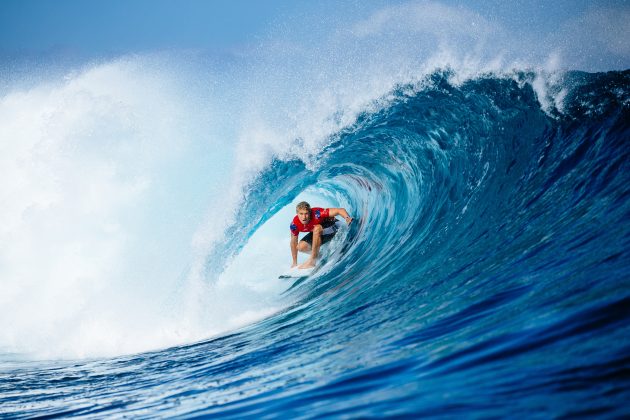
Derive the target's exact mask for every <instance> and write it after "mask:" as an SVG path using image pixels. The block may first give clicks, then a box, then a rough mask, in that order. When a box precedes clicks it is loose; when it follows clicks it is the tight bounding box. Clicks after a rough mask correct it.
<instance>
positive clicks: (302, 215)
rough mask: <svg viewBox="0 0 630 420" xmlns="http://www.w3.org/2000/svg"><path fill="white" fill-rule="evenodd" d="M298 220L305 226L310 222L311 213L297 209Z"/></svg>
mask: <svg viewBox="0 0 630 420" xmlns="http://www.w3.org/2000/svg"><path fill="white" fill-rule="evenodd" d="M297 216H298V219H300V222H302V224H303V225H305V224H307V223H308V222H309V221H310V220H311V212H310V211H308V210H304V209H299V210H298V212H297Z"/></svg>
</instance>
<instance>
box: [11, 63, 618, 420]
mask: <svg viewBox="0 0 630 420" xmlns="http://www.w3.org/2000/svg"><path fill="white" fill-rule="evenodd" d="M537 77H539V76H538V75H536V74H533V73H513V74H510V75H503V76H497V75H492V74H489V75H486V76H483V77H476V78H473V79H469V80H466V81H463V82H461V81H457V77H455V75H454V74H453V73H452V72H450V71H440V72H435V73H433V74H430V75H429V76H427V77H426V78H425V79H423V80H420V81H418V82H414V83H412V84H405V85H400V86H398V87H396V88H395V89H394V90H393V91H392V92H390V94H389V95H387V99H386V100H382V99H381V100H379V101H378V103H379V106H372V107H367V108H366V111H365V112H362V113H359V114H358V115H357V118H356V120H355V122H354V123H352V124H350V125H347V126H345V127H344V128H342V129H341V130H339V131H337V132H336V133H334V135H332V136H330V137H329V138H328V141H327V142H326V143H325V145H324V146H323V147H322V148H321V149H320V150H319V151H318V152H317V153H310V154H308V153H307V154H305V155H303V156H306V158H303V159H299V158H298V157H297V155H293V156H292V155H291V154H285V155H284V156H283V157H276V158H275V159H274V160H273V161H272V163H271V164H270V165H268V166H266V167H264V168H263V170H262V171H260V172H259V173H258V174H257V175H256V176H255V177H254V178H252V179H251V181H250V182H249V183H248V184H246V187H245V188H244V190H243V195H242V196H241V197H240V201H239V206H238V210H237V212H236V213H235V214H234V216H233V217H232V222H231V224H229V225H227V227H226V229H224V231H223V233H222V236H223V237H224V238H226V241H225V242H217V244H215V246H214V247H212V248H211V251H210V253H208V254H205V255H204V256H203V258H202V261H203V264H202V265H203V267H204V268H203V271H202V273H203V276H201V278H200V279H198V280H199V281H200V282H199V283H196V284H197V286H198V287H201V286H199V285H208V284H209V283H208V282H210V284H211V285H212V286H211V288H212V290H213V292H214V293H217V295H218V296H220V298H221V299H225V304H224V305H220V302H219V300H215V301H214V303H215V304H217V306H216V307H214V308H213V311H214V312H210V313H211V315H212V316H215V317H220V316H221V314H222V313H223V312H224V311H228V312H229V310H230V305H232V304H233V303H234V302H241V303H243V302H245V301H247V299H249V302H250V303H251V304H252V305H254V304H256V303H257V304H260V303H261V302H262V303H263V304H264V305H263V306H255V305H254V306H250V307H247V305H244V307H241V308H240V310H239V311H237V313H236V315H238V316H237V318H238V317H239V316H240V319H239V322H240V324H239V325H243V324H248V323H249V324H250V325H249V326H248V327H245V328H242V329H238V330H234V331H233V332H232V333H229V334H223V335H222V336H220V337H219V338H214V339H207V340H202V341H200V342H198V343H196V344H189V345H182V346H179V347H172V348H166V349H163V350H159V351H155V352H151V353H143V354H137V355H134V356H119V357H115V358H110V359H102V360H94V361H83V362H76V361H75V362H54V364H53V366H54V368H51V367H50V366H49V365H48V364H47V363H49V362H39V364H38V366H40V367H42V369H37V370H36V371H35V370H31V372H33V373H32V374H29V373H28V372H29V371H26V372H22V374H20V378H19V380H17V382H15V381H14V382H12V383H11V385H10V389H3V394H4V395H6V397H5V398H4V400H3V405H4V406H5V407H8V408H6V409H5V410H9V411H7V413H10V414H14V415H20V414H24V415H26V414H30V415H33V414H35V413H40V414H41V413H45V412H48V413H50V412H51V410H53V411H54V412H55V413H69V412H70V411H65V410H71V409H74V408H73V407H77V406H78V404H79V403H77V401H79V402H81V401H83V402H85V404H82V403H81V404H82V405H81V404H80V405H81V408H79V409H78V410H79V411H78V412H79V413H81V414H83V415H99V414H98V413H102V412H103V411H102V410H107V411H105V412H107V413H109V414H112V413H138V412H139V411H137V410H144V409H147V408H148V407H149V406H148V405H147V404H145V403H143V402H142V401H153V400H152V399H155V398H156V395H158V394H159V395H162V394H160V393H162V392H166V391H165V390H166V389H169V391H168V392H169V395H170V396H169V397H164V398H162V397H160V398H158V400H159V402H158V403H157V404H158V406H157V407H158V409H159V410H162V411H160V412H161V413H164V415H223V416H239V417H240V416H245V415H252V416H254V415H255V416H265V415H273V414H274V413H278V412H283V413H286V414H289V415H290V414H294V415H303V413H306V412H309V413H315V414H316V415H318V416H319V415H341V414H345V415H375V414H377V413H378V414H379V415H382V414H386V413H389V414H391V415H462V414H471V413H475V414H476V415H480V416H486V415H488V416H490V415H496V414H498V413H506V412H508V411H507V410H509V412H511V413H513V412H518V413H522V414H527V413H530V414H531V413H533V412H540V411H539V410H545V412H547V413H550V414H552V415H576V414H580V413H593V412H597V413H602V414H603V413H606V414H609V415H620V414H623V413H624V411H625V410H626V409H625V401H626V400H627V397H628V395H627V394H628V391H627V389H628V387H627V379H626V377H625V376H624V375H623V371H624V369H625V368H626V367H627V363H628V360H627V354H628V349H630V341H629V340H628V338H627V337H629V335H628V328H627V325H628V319H629V318H630V312H629V311H628V309H627V308H628V300H629V299H630V295H629V294H628V290H630V288H629V286H630V283H629V282H628V280H627V279H628V278H630V276H628V272H629V270H630V265H629V264H628V263H629V261H630V258H628V249H630V247H629V245H630V244H629V238H630V231H629V228H630V226H629V225H628V223H627V217H628V214H630V200H629V196H630V188H629V187H628V186H629V185H630V182H629V181H630V180H629V179H628V174H629V173H630V171H629V170H628V169H630V168H628V162H630V160H629V159H628V153H629V152H628V151H629V150H630V149H628V147H627V139H628V135H629V132H630V126H629V124H628V121H630V118H629V112H630V107H629V104H630V103H629V99H628V93H627V89H628V86H630V83H629V82H630V72H628V71H626V72H609V73H600V74H588V73H579V72H570V73H565V74H562V75H561V77H555V78H554V79H553V80H554V82H553V83H550V84H549V85H548V87H547V89H545V90H544V91H541V90H540V89H539V88H536V89H535V87H536V86H537ZM541 92H544V95H546V96H545V97H546V98H547V99H550V100H549V101H545V100H544V98H543V96H542V95H541ZM541 98H543V99H542V100H541ZM543 102H544V103H545V104H546V105H541V104H542V103H543ZM302 146H303V145H302V144H300V140H299V139H298V140H295V144H294V147H295V148H294V149H291V150H296V151H298V152H299V151H300V150H302V149H301V147H302ZM309 150H310V149H309ZM305 197H306V198H308V199H309V200H310V201H312V202H313V204H317V205H319V204H320V203H323V204H325V205H326V206H343V207H346V208H347V209H348V210H349V211H350V212H351V213H352V214H353V215H354V216H355V217H356V218H357V222H356V223H354V224H353V225H351V226H350V227H349V228H345V229H344V230H343V231H342V232H341V234H340V235H338V236H337V237H336V238H335V240H334V241H332V242H331V243H330V244H329V245H327V246H326V247H325V248H326V250H325V252H324V263H323V268H322V269H321V270H320V271H319V272H318V273H316V274H315V275H313V276H312V277H310V278H309V279H307V280H299V281H297V282H295V284H293V283H282V282H281V281H280V282H279V280H277V279H276V276H277V274H278V272H279V271H281V270H282V269H283V268H284V266H285V265H287V266H288V263H289V262H290V258H289V249H288V227H287V226H288V221H289V220H290V217H291V216H292V213H293V208H294V207H293V206H294V204H295V202H296V201H301V199H303V198H305ZM252 265H255V266H256V269H255V270H253V269H252ZM239 282H240V283H239ZM239 284H241V285H243V284H246V285H248V287H247V288H244V287H239V286H238V285H239ZM193 290H194V291H195V292H198V291H200V290H201V289H199V288H197V289H193ZM193 294H194V293H193ZM242 294H245V295H248V296H247V297H243V296H238V298H237V297H236V296H234V295H242ZM269 296H275V297H274V298H273V299H270V298H269ZM197 298H198V299H200V301H199V302H198V306H197V307H196V309H197V310H203V309H204V303H208V302H207V301H205V302H204V301H203V300H202V299H201V298H199V297H198V296H197ZM239 299H240V300H239ZM188 302H189V303H190V302H192V301H188ZM232 309H233V308H232ZM261 318H263V319H262V320H260V319H261ZM223 319H225V318H223ZM256 319H258V320H259V321H257V322H253V321H254V320H256ZM50 363H52V362H50ZM18 365H19V363H18ZM4 366H5V367H4V369H5V370H6V369H8V370H9V371H11V369H14V366H15V365H14V364H13V362H9V361H8V360H6V357H5V362H4ZM103 369H105V370H103ZM79 371H81V372H93V374H94V375H96V374H98V375H101V376H99V377H98V378H97V377H96V376H94V377H93V374H92V373H88V377H89V379H85V380H89V381H90V387H91V388H90V389H92V392H95V393H97V394H98V388H99V387H100V386H106V387H107V389H114V390H115V394H116V395H120V396H121V398H122V395H123V394H124V393H131V394H133V395H134V398H133V399H132V400H129V399H124V401H123V400H120V401H119V402H115V401H113V400H112V401H109V402H101V403H93V402H91V403H88V401H89V398H90V395H89V394H87V393H84V392H83V391H80V390H79V388H73V389H74V391H72V396H73V398H74V399H75V401H74V402H73V403H72V404H65V403H64V402H63V401H62V400H59V401H52V400H51V399H50V398H48V399H47V401H44V402H41V401H39V400H36V399H29V398H30V397H26V398H25V397H17V395H18V394H19V392H20V390H22V389H29V390H37V389H38V387H39V386H40V385H38V384H44V385H41V386H46V385H45V384H48V383H52V381H55V382H54V383H55V384H56V387H57V388H58V389H59V390H60V392H61V391H63V390H64V389H65V387H66V385H67V386H76V385H77V383H78V382H80V381H83V380H84V379H82V378H83V376H82V374H79ZM119 371H120V372H119ZM35 372H36V373H35ZM98 372H104V373H98ZM34 375H35V376H34ZM134 378H135V379H134ZM173 378H176V379H173ZM173 380H174V381H175V387H176V389H177V391H176V392H174V393H173V391H172V390H171V388H170V386H169V385H168V384H169V383H171V381H173ZM69 392H70V391H69ZM36 394H37V393H36V392H35V393H34V394H32V395H36ZM17 398H19V401H20V403H19V404H17V403H16V401H18V400H17ZM33 398H36V397H33ZM484 401H487V402H484ZM514 401H519V405H518V406H517V407H515V406H514V404H513V403H514ZM149 404H153V403H149ZM541 404H542V405H541ZM24 407H26V408H24ZM151 407H152V409H156V407H155V406H151ZM593 410H596V411H593Z"/></svg>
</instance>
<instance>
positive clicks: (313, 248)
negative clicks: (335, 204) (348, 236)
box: [290, 201, 354, 268]
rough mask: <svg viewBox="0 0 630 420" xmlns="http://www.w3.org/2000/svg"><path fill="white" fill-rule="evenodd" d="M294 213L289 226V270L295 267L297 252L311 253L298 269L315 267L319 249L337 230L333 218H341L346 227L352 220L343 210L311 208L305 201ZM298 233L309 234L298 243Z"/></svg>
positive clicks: (335, 221) (335, 220)
mask: <svg viewBox="0 0 630 420" xmlns="http://www.w3.org/2000/svg"><path fill="white" fill-rule="evenodd" d="M296 212H297V215H296V216H295V217H294V218H293V222H292V223H291V226H290V228H291V243H290V245H291V256H292V257H293V264H292V265H291V268H293V267H295V266H297V253H298V251H300V252H304V253H309V252H310V253H311V256H310V258H309V259H308V260H307V261H306V262H304V263H303V264H300V266H299V267H298V268H312V267H315V262H316V261H317V257H318V256H319V247H320V246H321V245H322V244H325V243H326V242H328V241H330V240H331V239H332V238H333V237H334V236H335V234H336V233H337V230H338V229H339V227H338V226H337V219H336V218H335V216H342V217H343V218H344V219H345V221H346V223H347V224H348V225H349V224H350V223H352V220H354V219H353V218H352V217H350V216H349V215H348V212H347V211H346V209H344V208H329V209H324V208H321V207H313V208H311V205H310V204H308V203H307V202H306V201H302V202H301V203H299V204H298V205H297V206H296ZM300 232H310V233H309V234H308V235H306V236H305V237H304V238H302V240H301V241H300V242H299V243H298V235H299V233H300Z"/></svg>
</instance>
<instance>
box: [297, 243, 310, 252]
mask: <svg viewBox="0 0 630 420" xmlns="http://www.w3.org/2000/svg"><path fill="white" fill-rule="evenodd" d="M298 251H300V252H304V253H305V254H307V253H309V252H311V244H309V243H308V242H306V241H300V243H299V244H298Z"/></svg>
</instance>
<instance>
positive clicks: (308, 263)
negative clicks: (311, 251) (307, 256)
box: [298, 260, 315, 268]
mask: <svg viewBox="0 0 630 420" xmlns="http://www.w3.org/2000/svg"><path fill="white" fill-rule="evenodd" d="M313 267H315V262H314V261H313V260H308V261H306V262H305V263H303V264H300V265H298V268H313Z"/></svg>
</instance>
